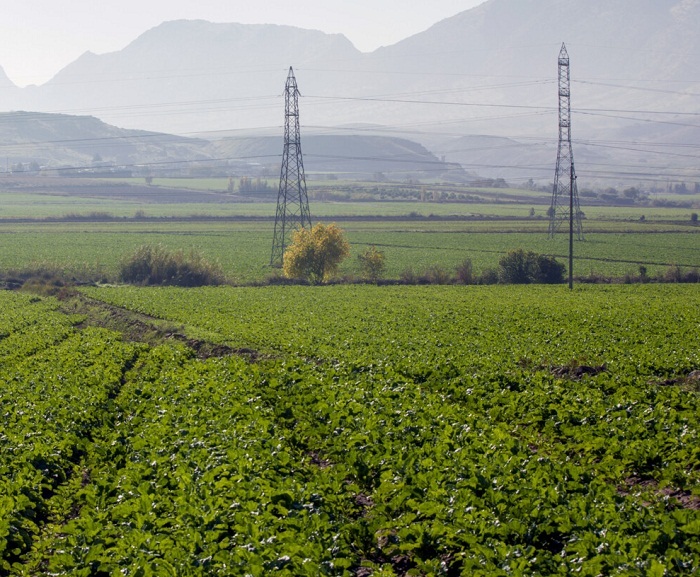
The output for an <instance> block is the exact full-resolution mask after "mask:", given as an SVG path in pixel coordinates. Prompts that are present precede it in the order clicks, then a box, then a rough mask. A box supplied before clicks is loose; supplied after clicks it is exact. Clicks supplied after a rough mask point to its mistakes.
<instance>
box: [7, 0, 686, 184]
mask: <svg viewBox="0 0 700 577" xmlns="http://www.w3.org/2000/svg"><path fill="white" fill-rule="evenodd" d="M698 22H700V0H617V1H615V2H610V1H609V0H586V2H581V0H488V1H486V2H485V3H483V4H482V5H480V6H478V7H476V8H473V9H471V10H467V11H465V12H462V13H459V14H457V15H455V16H454V17H451V18H447V19H445V20H443V21H441V22H438V23H436V24H434V25H433V26H430V27H428V28H427V29H426V30H425V31H424V32H422V33H420V34H416V35H414V36H412V37H410V38H407V39H405V40H403V41H401V42H399V43H397V44H395V45H393V46H389V47H385V48H381V49H379V50H376V51H375V52H372V53H370V54H363V53H361V52H360V51H358V50H357V49H356V48H355V47H354V46H353V45H352V44H351V43H350V42H349V41H348V39H347V38H345V37H344V36H342V35H338V34H325V33H323V32H319V31H316V30H305V29H299V28H294V27H289V26H274V25H243V24H213V23H210V22H204V21H173V22H166V23H163V24H162V25H160V26H157V27H155V28H153V29H151V30H148V31H146V32H145V33H144V34H142V35H141V36H140V37H138V38H137V39H135V40H134V41H133V42H132V43H131V44H129V45H128V46H126V47H125V48H124V49H123V50H120V51H117V52H112V53H109V54H101V55H96V54H92V53H85V54H84V55H83V56H81V57H80V58H78V59H77V60H76V61H75V62H73V63H71V64H69V65H68V66H66V67H65V68H64V69H63V70H62V71H61V72H59V73H58V74H57V75H56V76H55V77H54V78H53V79H52V80H50V81H49V82H47V83H46V84H44V85H42V86H38V87H37V86H34V87H27V88H17V87H14V86H12V85H11V83H9V80H7V78H6V77H5V75H4V74H2V73H0V88H1V90H0V109H5V110H35V111H60V110H69V111H71V112H73V111H75V112H76V113H80V114H86V115H91V116H98V117H99V118H101V119H102V120H104V121H106V122H109V123H110V124H113V125H116V126H123V127H130V128H134V129H136V128H140V129H147V130H151V131H155V132H168V133H177V134H183V135H187V134H194V133H201V132H210V133H216V132H217V131H222V133H224V132H226V131H241V132H242V131H247V133H251V132H252V133H255V132H257V131H260V130H263V129H269V128H271V127H272V128H276V127H279V126H280V125H281V124H282V122H283V112H284V99H283V96H282V93H283V88H284V82H285V78H286V75H287V70H288V68H289V66H290V65H291V66H293V67H294V69H295V73H296V76H297V80H298V83H299V88H300V91H301V94H302V97H301V100H300V108H301V121H302V125H303V127H304V129H305V131H306V132H305V133H306V134H309V132H311V131H315V130H316V129H319V130H320V129H324V130H325V131H326V132H328V131H331V130H333V128H334V127H337V126H339V125H347V124H361V123H364V124H370V123H371V124H375V125H379V126H381V129H378V130H377V131H376V132H375V133H374V134H381V135H387V134H390V135H397V136H401V137H404V138H406V139H408V140H414V141H419V142H420V143H421V144H423V145H424V146H426V147H427V148H429V149H430V150H431V151H432V152H433V153H434V154H436V155H437V156H438V157H441V156H443V155H444V156H445V157H446V159H448V160H449V159H456V158H457V157H458V156H457V155H455V154H454V150H451V147H452V148H454V147H453V146H452V144H453V143H452V141H453V140H454V139H456V138H461V137H465V136H468V135H490V136H495V137H500V138H507V139H510V140H511V141H514V142H517V143H519V144H520V145H521V148H522V147H528V146H529V147H530V148H531V149H530V150H529V151H523V154H521V153H520V152H517V155H516V156H512V155H511V154H510V153H511V152H515V151H516V150H517V149H518V147H506V148H504V149H503V150H502V151H501V153H500V154H499V155H498V156H497V158H492V159H487V157H488V156H489V154H488V153H486V151H483V150H482V151H480V152H479V154H478V155H476V153H475V156H472V157H469V158H463V160H462V161H464V162H465V165H476V164H483V165H487V164H490V165H500V166H502V167H505V168H504V170H506V171H507V172H508V173H509V174H511V173H519V174H520V175H522V176H523V177H531V176H536V177H538V178H539V176H538V174H539V169H538V170H532V171H527V170H523V171H520V170H519V169H518V168H519V167H520V166H523V164H522V163H537V164H540V163H541V162H545V161H546V159H545V155H542V157H541V160H540V157H538V158H534V157H533V158H530V156H531V153H532V152H533V143H534V142H535V140H534V139H539V141H540V143H541V147H542V148H543V149H544V148H551V146H552V145H555V144H556V138H557V85H556V82H557V55H558V53H559V49H560V47H561V44H562V42H565V43H566V45H567V47H568V50H569V54H570V56H571V77H572V85H571V90H572V107H573V116H572V133H573V136H574V138H575V139H576V141H577V147H579V149H580V148H587V149H588V150H589V151H590V157H594V158H595V159H597V160H598V161H599V165H598V166H596V167H592V166H591V167H590V168H589V169H588V178H590V179H594V178H597V177H598V175H600V174H603V173H605V175H606V176H604V177H601V178H603V179H610V183H611V184H617V182H618V181H623V180H625V179H629V176H628V175H629V174H634V172H635V171H636V170H640V171H643V172H645V174H648V175H649V176H648V178H650V179H654V178H657V175H656V174H655V172H654V171H656V170H657V169H658V171H659V175H658V178H662V179H667V180H673V179H679V178H683V179H691V180H692V179H696V180H700V173H699V172H698V169H697V167H696V166H695V164H696V163H695V160H694V155H692V154H691V155H688V154H687V150H688V147H697V146H700V123H699V122H698V116H700V89H699V88H698V84H697V78H695V71H696V70H699V69H700V35H699V34H697V23H698ZM0 64H2V63H0ZM338 132H339V133H341V131H338ZM538 146H539V145H538ZM674 146H675V147H676V148H673V147H674ZM549 153H550V152H547V154H549ZM370 156H375V155H374V154H371V155H370ZM581 156H582V158H581V160H584V159H585V158H586V157H587V156H589V153H588V152H586V153H582V154H581ZM478 158H481V159H482V160H483V162H482V161H480V162H476V161H477V160H478ZM553 162H554V159H552V160H551V161H550V163H553ZM623 164H624V166H622V165H623ZM616 165H619V166H620V168H619V169H616V168H615V167H616ZM650 167H652V172H650V171H649V168H650ZM513 169H516V170H513ZM551 169H552V167H550V170H551ZM578 169H579V171H580V173H581V174H582V175H583V176H584V178H586V172H587V165H586V164H585V163H584V162H578ZM488 170H490V171H491V174H492V175H494V176H501V173H500V172H499V171H500V169H499V168H498V166H496V168H493V169H488ZM603 182H605V180H603Z"/></svg>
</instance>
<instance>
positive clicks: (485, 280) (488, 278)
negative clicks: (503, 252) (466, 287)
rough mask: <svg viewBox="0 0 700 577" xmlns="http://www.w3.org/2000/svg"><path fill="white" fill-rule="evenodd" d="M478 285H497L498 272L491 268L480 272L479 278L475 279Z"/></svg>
mask: <svg viewBox="0 0 700 577" xmlns="http://www.w3.org/2000/svg"><path fill="white" fill-rule="evenodd" d="M477 282H478V284H485V285H490V284H498V271H496V270H495V269H492V268H486V269H484V270H483V271H481V274H480V275H479V278H478V279H477Z"/></svg>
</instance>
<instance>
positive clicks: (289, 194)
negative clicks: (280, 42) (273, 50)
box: [270, 66, 311, 267]
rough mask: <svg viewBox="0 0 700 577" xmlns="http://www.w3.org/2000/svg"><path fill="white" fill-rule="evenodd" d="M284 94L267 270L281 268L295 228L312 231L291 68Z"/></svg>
mask: <svg viewBox="0 0 700 577" xmlns="http://www.w3.org/2000/svg"><path fill="white" fill-rule="evenodd" d="M284 94H285V95H284V150H283V152H282V169H281V171H280V186H279V191H278V193H277V213H276V215H275V234H274V237H273V239H272V255H271V256H270V266H273V267H281V266H282V258H283V257H284V251H285V248H286V247H287V244H288V243H289V236H290V235H291V233H292V232H293V231H294V230H296V229H298V228H304V227H305V226H308V227H311V213H310V212H309V198H308V196H307V194H306V176H305V175H304V160H303V158H302V155H301V133H300V130H299V88H297V81H296V78H295V77H294V71H293V70H292V67H291V66H290V67H289V74H288V75H287V84H286V85H285V93H284Z"/></svg>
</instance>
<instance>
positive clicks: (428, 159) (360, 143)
mask: <svg viewBox="0 0 700 577" xmlns="http://www.w3.org/2000/svg"><path fill="white" fill-rule="evenodd" d="M301 148H302V153H303V161H304V168H305V171H306V172H307V173H316V174H319V175H323V174H327V175H333V176H334V177H338V178H343V177H347V178H352V179H361V178H376V177H379V176H380V175H381V177H386V178H387V179H391V180H405V179H426V178H427V179H431V178H435V179H441V180H446V181H453V182H466V181H467V180H469V179H470V175H469V174H467V173H466V172H465V171H463V170H462V169H461V167H460V166H458V165H454V164H453V165H450V164H448V163H446V162H444V161H442V160H440V159H438V158H437V157H436V156H435V155H434V154H432V153H431V152H429V151H428V150H427V149H426V148H424V147H423V146H422V145H420V144H417V143H416V142H412V141H410V140H406V139H403V138H396V137H387V136H371V135H370V136H363V135H352V134H350V135H314V134H311V135H308V136H304V137H303V138H302V147H301ZM212 149H213V150H214V151H216V155H217V156H220V157H230V158H246V159H250V160H256V161H258V162H261V163H264V164H265V163H270V159H271V158H275V159H279V157H280V155H281V153H282V149H283V140H282V139H281V138H280V137H279V136H278V137H271V136H266V137H248V138H226V139H222V140H218V141H214V142H213V143H212ZM276 164H277V165H278V164H279V160H276ZM471 178H472V179H473V178H474V177H473V175H472V176H471Z"/></svg>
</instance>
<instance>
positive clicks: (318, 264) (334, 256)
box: [282, 223, 350, 284]
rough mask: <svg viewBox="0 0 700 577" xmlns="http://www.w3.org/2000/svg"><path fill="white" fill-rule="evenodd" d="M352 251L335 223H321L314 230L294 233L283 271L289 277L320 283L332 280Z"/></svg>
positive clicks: (285, 257) (285, 253)
mask: <svg viewBox="0 0 700 577" xmlns="http://www.w3.org/2000/svg"><path fill="white" fill-rule="evenodd" d="M349 254H350V244H349V243H348V241H347V240H345V236H344V235H343V231H342V230H341V229H340V228H338V227H337V226H336V225H335V224H329V225H328V226H326V225H324V224H322V223H319V224H317V225H316V226H313V227H312V228H311V229H308V228H301V229H299V230H297V231H295V232H294V235H293V236H292V244H290V245H289V247H288V248H287V250H286V251H285V252H284V258H283V264H282V270H283V271H284V276H286V277H288V278H298V279H304V280H308V281H310V282H312V283H314V284H318V283H321V282H324V281H326V280H328V279H329V278H330V277H331V276H333V274H335V272H336V271H337V270H338V266H339V265H340V263H341V262H342V261H343V259H345V258H346V257H347V256H348V255H349Z"/></svg>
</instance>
